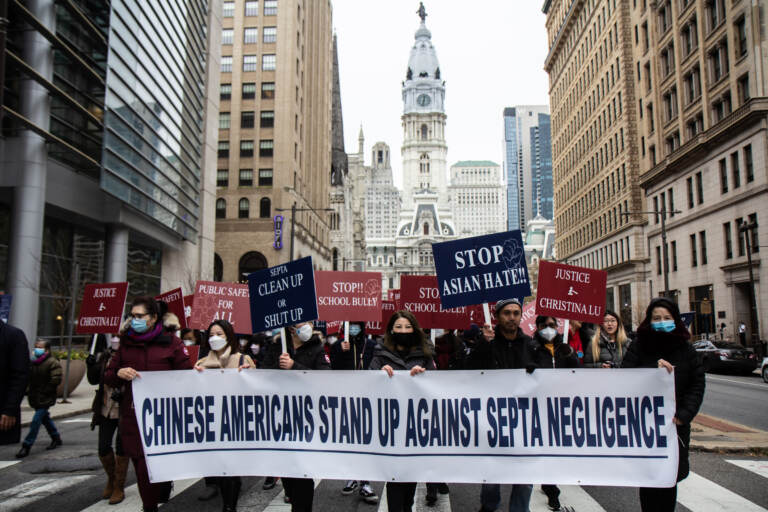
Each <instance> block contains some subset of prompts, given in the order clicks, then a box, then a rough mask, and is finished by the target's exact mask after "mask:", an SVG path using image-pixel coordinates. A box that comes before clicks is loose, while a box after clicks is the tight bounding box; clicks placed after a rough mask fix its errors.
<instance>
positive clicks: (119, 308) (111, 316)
mask: <svg viewBox="0 0 768 512" xmlns="http://www.w3.org/2000/svg"><path fill="white" fill-rule="evenodd" d="M127 295H128V283H101V284H87V285H85V289H84V290H83V301H82V303H81V304H80V316H79V317H78V318H77V330H76V332H77V334H109V333H117V332H118V331H119V330H120V323H121V321H122V319H123V311H124V310H125V298H126V296H127Z"/></svg>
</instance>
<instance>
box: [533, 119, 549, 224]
mask: <svg viewBox="0 0 768 512" xmlns="http://www.w3.org/2000/svg"><path fill="white" fill-rule="evenodd" d="M531 210H532V214H533V217H534V218H536V217H543V218H545V219H549V220H552V219H554V215H553V213H554V197H553V189H552V134H551V132H550V116H549V115H548V114H539V124H538V125H537V126H532V127H531Z"/></svg>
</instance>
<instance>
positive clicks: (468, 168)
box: [448, 160, 507, 237]
mask: <svg viewBox="0 0 768 512" xmlns="http://www.w3.org/2000/svg"><path fill="white" fill-rule="evenodd" d="M448 193H449V197H450V202H451V207H452V209H453V217H454V222H455V224H456V232H457V233H458V235H459V236H461V237H468V236H477V235H484V234H487V233H499V232H501V231H504V230H505V228H506V224H507V211H506V201H505V197H506V194H505V193H504V187H503V186H502V184H501V167H500V166H499V164H497V163H495V162H491V161H488V160H477V161H474V160H467V161H463V162H456V163H455V164H453V165H452V166H451V185H450V186H449V187H448Z"/></svg>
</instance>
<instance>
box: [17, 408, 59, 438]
mask: <svg viewBox="0 0 768 512" xmlns="http://www.w3.org/2000/svg"><path fill="white" fill-rule="evenodd" d="M41 424H42V425H44V426H45V430H47V431H48V435H49V436H51V439H56V438H57V437H59V431H58V430H56V425H54V424H53V420H52V419H51V415H50V414H48V408H45V409H35V415H34V416H33V417H32V422H31V423H30V424H29V433H28V434H27V437H25V438H24V444H25V445H27V446H32V445H33V444H35V439H37V433H38V432H39V431H40V425H41Z"/></svg>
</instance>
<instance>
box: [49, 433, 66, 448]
mask: <svg viewBox="0 0 768 512" xmlns="http://www.w3.org/2000/svg"><path fill="white" fill-rule="evenodd" d="M62 444H64V443H62V442H61V436H56V437H53V438H52V439H51V444H49V445H48V446H46V447H45V449H46V450H54V449H56V448H58V447H59V446H61V445H62Z"/></svg>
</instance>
